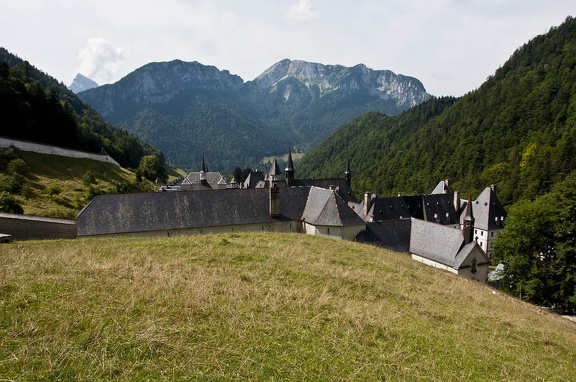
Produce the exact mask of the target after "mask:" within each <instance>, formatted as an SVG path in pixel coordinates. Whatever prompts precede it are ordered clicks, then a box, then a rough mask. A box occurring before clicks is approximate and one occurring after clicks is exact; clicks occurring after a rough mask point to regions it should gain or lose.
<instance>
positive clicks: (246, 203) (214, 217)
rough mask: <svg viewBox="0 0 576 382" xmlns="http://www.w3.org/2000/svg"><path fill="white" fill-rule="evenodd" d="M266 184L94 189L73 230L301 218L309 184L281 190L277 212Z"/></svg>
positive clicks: (85, 232)
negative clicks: (219, 187)
mask: <svg viewBox="0 0 576 382" xmlns="http://www.w3.org/2000/svg"><path fill="white" fill-rule="evenodd" d="M268 192H269V190H268V189H267V188H266V189H246V190H242V189H225V190H213V191H211V192H155V193H139V194H116V195H99V196H97V197H95V198H94V199H93V200H92V201H91V202H90V203H89V204H88V205H87V206H86V207H85V208H84V209H83V210H82V211H80V213H79V214H78V216H77V219H76V221H77V226H78V236H85V235H101V234H113V233H130V232H146V231H158V230H174V229H185V228H200V227H213V226H225V225H241V224H255V223H269V222H275V221H278V220H300V217H301V215H302V213H303V211H304V207H305V206H306V202H307V197H308V193H309V188H306V187H296V188H285V189H282V190H281V192H280V217H278V218H272V217H270V214H269V194H268Z"/></svg>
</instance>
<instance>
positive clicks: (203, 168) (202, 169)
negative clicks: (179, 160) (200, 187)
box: [200, 155, 206, 181]
mask: <svg viewBox="0 0 576 382" xmlns="http://www.w3.org/2000/svg"><path fill="white" fill-rule="evenodd" d="M205 180H206V161H205V160H204V155H202V163H201V164H200V181H205Z"/></svg>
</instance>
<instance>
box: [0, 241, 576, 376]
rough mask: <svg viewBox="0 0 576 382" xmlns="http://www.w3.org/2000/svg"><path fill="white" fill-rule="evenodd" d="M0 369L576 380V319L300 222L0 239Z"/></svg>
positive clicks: (10, 372) (17, 372)
mask: <svg viewBox="0 0 576 382" xmlns="http://www.w3.org/2000/svg"><path fill="white" fill-rule="evenodd" d="M0 343H1V347H0V380H18V381H33V380H34V381H37V380H75V381H84V380H85V381H97V380H171V381H172V380H206V381H212V380H219V381H220V380H314V381H335V380H343V381H344V380H345V381H376V380H378V381H379V380H390V381H485V380H494V381H496V380H497V381H526V380H531V381H534V380H542V381H568V380H576V366H575V364H574V360H575V359H576V324H574V323H572V322H570V321H568V320H565V319H563V318H561V317H559V316H556V315H554V314H551V313H548V312H545V311H542V310H540V309H538V308H536V307H533V306H531V305H529V304H526V303H523V302H521V301H518V300H516V299H513V298H510V297H508V296H506V295H503V294H501V293H499V292H495V291H493V290H492V289H490V288H489V287H487V286H485V285H482V284H478V283H476V282H472V281H468V280H464V279H461V278H459V277H457V276H454V275H452V274H448V273H446V272H443V271H439V270H435V269H432V268H429V267H426V266H424V265H422V264H419V263H416V262H414V261H412V260H411V259H410V258H409V257H408V256H406V255H403V254H398V253H393V252H389V251H386V250H382V249H378V248H375V247H372V246H367V245H361V244H357V243H351V242H337V241H332V240H328V239H321V238H316V237H310V236H306V235H298V234H270V233H268V234H234V235H232V234H226V235H224V234H223V235H205V236H189V237H171V238H158V239H119V238H116V239H76V240H64V241H31V242H14V243H11V244H7V245H2V246H0Z"/></svg>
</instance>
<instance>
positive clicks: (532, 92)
mask: <svg viewBox="0 0 576 382" xmlns="http://www.w3.org/2000/svg"><path fill="white" fill-rule="evenodd" d="M575 134H576V20H574V19H573V18H572V17H568V18H567V19H566V20H565V22H564V23H563V24H562V25H560V26H558V27H554V28H552V29H551V30H550V31H549V32H548V33H546V34H544V35H540V36H537V37H535V38H534V39H532V40H531V41H529V42H528V43H526V44H525V45H523V46H522V47H520V48H519V49H517V51H516V52H514V53H513V55H512V56H511V57H510V59H509V60H508V61H507V62H506V63H504V65H503V66H502V67H501V68H499V69H498V70H497V71H496V72H495V74H494V76H491V77H490V78H488V79H487V81H486V82H485V83H484V84H483V85H482V86H481V87H480V88H479V89H477V90H474V91H471V92H470V93H468V94H466V95H465V96H463V97H461V98H458V99H454V98H434V99H431V100H429V101H427V102H425V103H423V104H421V105H419V106H416V107H414V108H412V109H410V110H408V111H406V112H405V113H403V114H402V115H400V116H396V117H388V116H385V115H381V114H376V113H373V114H367V115H364V116H362V117H360V118H358V119H356V120H354V121H353V122H351V123H349V124H347V125H345V126H343V127H342V128H340V129H339V130H338V131H337V132H336V133H335V134H333V135H332V136H331V137H330V138H329V139H327V140H326V141H325V142H324V143H323V144H322V145H320V146H319V147H317V149H316V150H314V151H313V152H312V153H310V155H308V156H306V157H305V158H303V159H302V161H301V162H300V163H298V169H297V171H298V176H302V177H318V176H320V177H324V176H334V175H337V174H340V173H341V171H342V170H341V169H342V168H343V164H344V163H346V161H347V160H350V163H351V168H352V172H353V187H354V189H355V190H356V192H364V191H368V190H369V191H373V192H377V193H378V194H382V195H394V194H396V193H398V192H401V193H403V194H407V193H421V192H429V191H430V190H432V189H433V188H434V185H435V184H436V183H437V182H438V181H439V180H442V179H445V178H449V179H450V180H451V182H452V185H453V188H454V189H456V190H460V191H462V192H466V193H467V192H472V193H473V194H474V193H477V192H478V191H480V190H481V189H482V188H484V187H485V186H487V185H490V184H496V185H497V186H498V196H499V198H500V199H501V200H502V202H503V203H504V204H505V205H509V204H512V203H514V202H516V201H518V200H520V199H522V198H525V199H533V198H535V197H537V196H539V195H543V194H545V193H547V192H548V191H549V190H550V189H551V186H552V185H553V184H554V183H556V182H558V181H561V180H563V179H564V178H565V177H566V175H567V174H569V173H571V172H572V171H574V170H575V169H576V156H574V152H575V138H576V137H575ZM327 164H330V166H327ZM327 167H330V168H329V169H327Z"/></svg>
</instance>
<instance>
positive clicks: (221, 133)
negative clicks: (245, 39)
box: [78, 59, 431, 171]
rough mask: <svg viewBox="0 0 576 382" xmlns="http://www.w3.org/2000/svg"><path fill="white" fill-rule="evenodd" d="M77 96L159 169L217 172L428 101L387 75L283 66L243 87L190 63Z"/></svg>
mask: <svg viewBox="0 0 576 382" xmlns="http://www.w3.org/2000/svg"><path fill="white" fill-rule="evenodd" d="M78 96H79V97H80V98H81V99H82V100H83V101H84V102H86V103H88V104H89V105H91V106H92V107H93V108H94V109H96V110H97V111H98V112H99V113H100V114H101V115H102V116H104V117H105V118H106V119H107V120H108V121H110V122H111V123H113V124H115V125H118V126H120V127H121V128H123V129H126V130H127V131H129V132H132V133H135V134H136V135H138V136H139V137H140V138H142V139H144V140H146V141H148V142H149V143H151V144H152V145H154V146H155V147H158V148H159V149H160V150H162V151H163V152H164V153H165V155H166V159H167V161H168V162H170V163H172V164H175V165H177V166H179V167H181V168H190V167H191V166H193V164H195V163H199V162H200V158H201V157H202V156H203V155H207V156H212V157H213V158H216V159H215V160H212V161H210V163H211V165H212V166H213V167H216V168H219V169H221V170H222V171H226V170H230V169H229V168H226V167H227V166H232V165H239V166H257V165H258V163H259V160H260V158H262V157H266V156H272V155H281V154H284V153H286V152H287V149H288V147H290V146H297V147H299V148H301V149H303V150H306V149H308V148H311V147H314V146H315V145H316V144H318V143H319V142H321V141H322V140H323V139H325V138H326V137H327V136H328V135H330V134H331V133H332V132H333V131H335V130H336V129H337V128H338V127H339V126H341V125H343V124H344V123H346V122H348V121H350V120H351V119H353V118H355V117H357V116H359V115H361V114H364V113H366V112H369V111H378V112H381V113H384V114H388V115H396V114H399V113H401V112H403V111H405V110H407V109H409V108H411V107H413V106H415V105H417V104H419V103H421V102H423V101H426V100H427V99H429V98H430V97H431V95H430V94H428V93H426V90H425V88H424V86H423V85H422V83H421V82H420V81H418V80H417V79H416V78H413V77H408V76H403V75H396V74H395V73H393V72H391V71H388V70H372V69H370V68H367V67H366V66H365V65H362V64H360V65H356V66H354V67H352V68H349V67H344V66H341V65H323V64H319V63H311V62H306V61H299V60H295V61H292V60H287V59H286V60H282V61H280V62H278V63H277V64H275V65H273V66H272V67H270V68H269V69H267V70H266V71H264V72H263V73H262V74H261V75H260V76H258V77H257V78H255V79H254V80H252V81H248V82H244V80H243V79H242V78H241V77H239V76H237V75H233V74H231V73H230V72H229V71H228V70H219V69H218V68H216V67H214V66H206V65H203V64H201V63H198V62H197V61H194V62H184V61H181V60H173V61H170V62H155V63H149V64H147V65H144V66H143V67H141V68H139V69H137V70H135V71H133V72H132V73H130V74H128V75H127V76H125V77H124V78H122V79H121V80H119V81H118V82H116V83H114V84H109V85H104V86H100V87H97V88H93V89H89V90H86V91H83V92H80V93H78ZM183 140H184V141H185V142H186V146H185V148H184V147H183V145H182V143H181V142H182V141H183ZM215 142H218V143H215Z"/></svg>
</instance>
